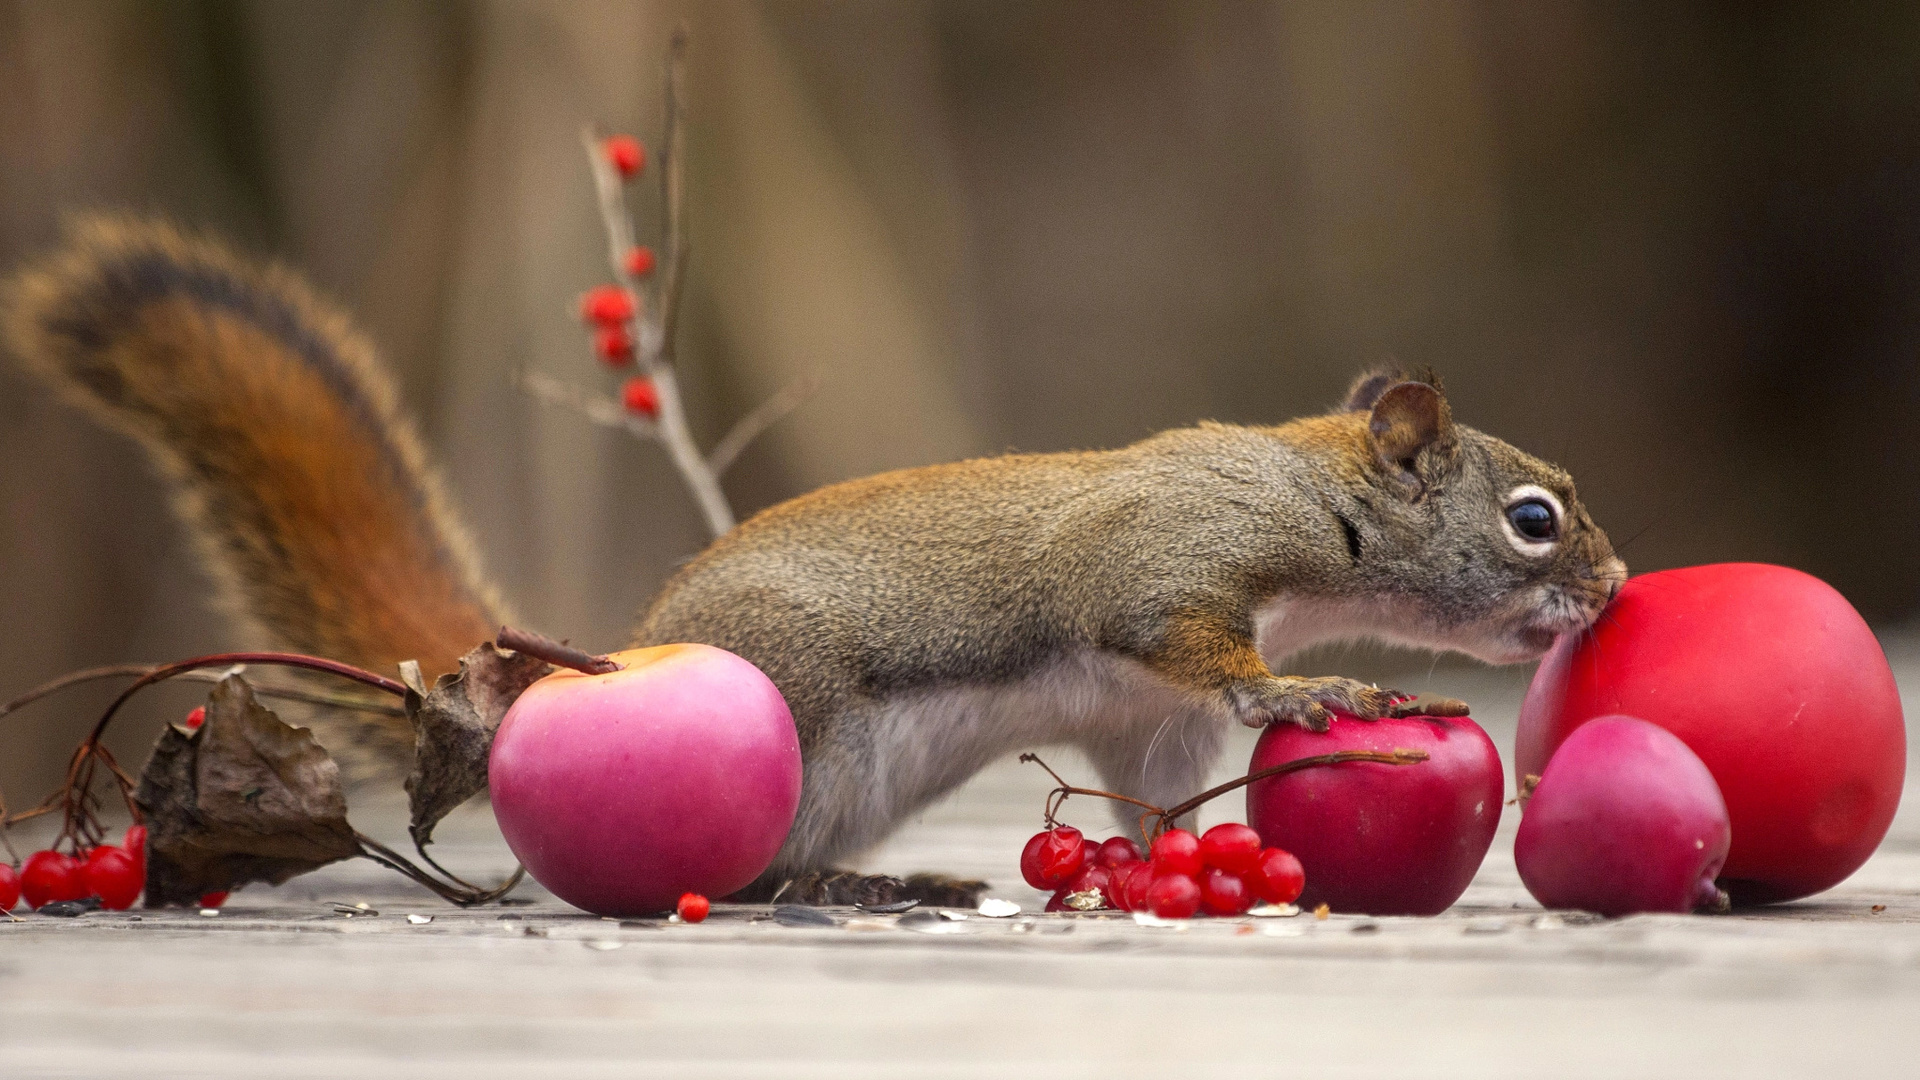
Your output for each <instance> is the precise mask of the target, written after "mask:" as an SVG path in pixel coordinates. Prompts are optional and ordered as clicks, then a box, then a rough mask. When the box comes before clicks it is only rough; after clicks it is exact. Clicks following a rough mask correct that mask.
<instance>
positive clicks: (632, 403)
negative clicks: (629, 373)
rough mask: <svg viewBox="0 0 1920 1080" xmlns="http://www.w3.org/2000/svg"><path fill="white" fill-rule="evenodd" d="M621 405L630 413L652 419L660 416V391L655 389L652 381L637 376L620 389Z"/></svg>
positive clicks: (643, 376) (642, 376)
mask: <svg viewBox="0 0 1920 1080" xmlns="http://www.w3.org/2000/svg"><path fill="white" fill-rule="evenodd" d="M620 404H621V405H622V406H623V407H625V408H626V410H627V411H628V412H630V413H637V414H639V415H641V416H645V417H647V418H648V419H652V418H653V417H656V416H659V415H660V391H658V390H656V389H654V387H653V380H652V379H649V378H647V377H646V376H645V375H635V376H634V377H633V378H631V379H628V380H627V384H626V385H625V386H622V387H621V388H620Z"/></svg>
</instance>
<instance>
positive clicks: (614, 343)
mask: <svg viewBox="0 0 1920 1080" xmlns="http://www.w3.org/2000/svg"><path fill="white" fill-rule="evenodd" d="M593 351H594V353H595V354H596V355H598V356H599V357H600V362H601V363H603V364H605V365H607V366H608V367H626V366H627V365H628V364H631V363H633V335H632V334H629V333H627V330H626V327H623V326H602V327H601V328H600V329H598V330H596V331H594V334H593Z"/></svg>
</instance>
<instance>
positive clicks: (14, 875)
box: [0, 862, 20, 911]
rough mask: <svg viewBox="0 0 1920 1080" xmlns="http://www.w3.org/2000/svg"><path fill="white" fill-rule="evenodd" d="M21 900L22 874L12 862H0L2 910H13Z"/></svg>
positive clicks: (0, 900) (0, 905) (0, 907)
mask: <svg viewBox="0 0 1920 1080" xmlns="http://www.w3.org/2000/svg"><path fill="white" fill-rule="evenodd" d="M19 902H20V875H19V873H18V872H16V871H15V870H14V868H13V864H12V863H3V862H0V911H12V910H13V905H15V904H17V903H19Z"/></svg>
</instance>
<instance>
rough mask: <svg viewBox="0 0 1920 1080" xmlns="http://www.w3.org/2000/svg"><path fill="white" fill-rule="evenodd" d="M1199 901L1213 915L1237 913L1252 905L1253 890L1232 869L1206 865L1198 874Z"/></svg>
mask: <svg viewBox="0 0 1920 1080" xmlns="http://www.w3.org/2000/svg"><path fill="white" fill-rule="evenodd" d="M1200 903H1202V904H1203V905H1205V906H1206V909H1207V910H1208V911H1211V912H1213V913H1214V914H1215V915H1238V914H1240V913H1241V912H1243V911H1245V910H1247V909H1248V908H1250V907H1252V906H1253V891H1252V890H1250V889H1248V888H1247V885H1246V882H1244V881H1241V880H1240V875H1238V874H1236V873H1234V872H1233V871H1231V870H1222V869H1220V868H1219V867H1208V868H1207V872H1206V873H1204V874H1201V875H1200Z"/></svg>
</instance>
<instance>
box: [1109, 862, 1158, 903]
mask: <svg viewBox="0 0 1920 1080" xmlns="http://www.w3.org/2000/svg"><path fill="white" fill-rule="evenodd" d="M1119 873H1121V874H1124V875H1126V876H1125V877H1122V878H1121V879H1120V883H1119V884H1118V885H1117V886H1116V890H1117V891H1118V892H1119V894H1120V897H1119V898H1120V900H1121V901H1122V903H1121V904H1120V905H1119V906H1120V908H1121V910H1123V911H1145V910H1147V890H1148V889H1151V888H1152V887H1153V877H1154V875H1153V864H1152V863H1150V862H1137V863H1131V864H1129V865H1127V866H1123V867H1121V868H1120V870H1119Z"/></svg>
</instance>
